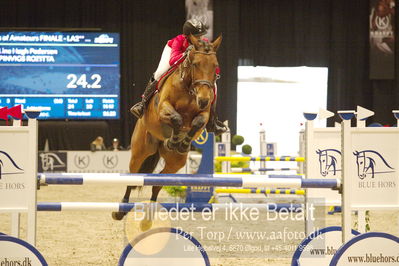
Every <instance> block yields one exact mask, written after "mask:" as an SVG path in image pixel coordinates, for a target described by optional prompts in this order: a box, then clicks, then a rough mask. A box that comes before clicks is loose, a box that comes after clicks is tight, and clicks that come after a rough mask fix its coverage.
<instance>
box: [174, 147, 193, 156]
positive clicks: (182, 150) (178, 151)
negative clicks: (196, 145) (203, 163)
mask: <svg viewBox="0 0 399 266" xmlns="http://www.w3.org/2000/svg"><path fill="white" fill-rule="evenodd" d="M189 147H190V146H189ZM189 147H188V148H187V149H184V148H181V147H179V148H178V149H177V150H176V151H177V153H179V154H181V155H184V154H186V153H187V152H189V151H190V149H189Z"/></svg>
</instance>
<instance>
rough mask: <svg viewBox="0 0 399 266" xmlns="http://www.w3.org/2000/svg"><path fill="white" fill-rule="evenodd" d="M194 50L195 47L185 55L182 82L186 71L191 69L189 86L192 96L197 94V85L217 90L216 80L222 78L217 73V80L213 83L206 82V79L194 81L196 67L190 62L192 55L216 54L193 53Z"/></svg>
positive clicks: (189, 48)
mask: <svg viewBox="0 0 399 266" xmlns="http://www.w3.org/2000/svg"><path fill="white" fill-rule="evenodd" d="M192 49H193V46H190V47H188V48H187V50H186V52H185V54H184V55H183V56H185V57H186V59H185V60H184V61H183V63H182V68H183V69H182V71H181V74H180V80H181V81H183V80H184V77H185V75H186V71H185V69H188V68H190V69H191V84H190V86H189V93H190V94H191V95H195V94H196V93H197V87H196V85H206V86H208V87H209V88H210V89H213V88H215V82H216V80H217V79H219V78H220V76H219V75H217V74H216V73H215V79H214V80H213V81H210V80H206V79H194V67H195V66H194V65H193V64H192V62H191V60H190V54H191V53H193V54H203V55H216V52H202V51H192Z"/></svg>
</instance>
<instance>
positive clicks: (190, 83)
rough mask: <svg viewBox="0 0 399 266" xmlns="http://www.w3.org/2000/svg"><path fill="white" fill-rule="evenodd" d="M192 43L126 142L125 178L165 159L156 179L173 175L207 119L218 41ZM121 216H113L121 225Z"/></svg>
mask: <svg viewBox="0 0 399 266" xmlns="http://www.w3.org/2000/svg"><path fill="white" fill-rule="evenodd" d="M189 40H190V43H191V44H192V45H191V46H190V47H189V49H187V51H186V53H185V59H184V61H183V62H182V63H180V65H179V66H178V67H177V68H176V69H175V71H174V72H173V73H172V74H171V75H170V76H168V77H167V78H166V80H165V81H164V83H163V84H162V85H161V88H159V91H158V93H156V94H155V95H154V96H153V97H152V99H151V100H150V102H149V104H148V106H147V108H146V109H145V111H144V115H143V117H142V118H140V119H139V120H138V121H137V123H136V126H135V128H134V131H133V134H132V137H131V157H130V165H129V168H130V173H152V172H153V171H154V169H155V167H156V165H157V163H158V161H159V159H160V156H161V157H162V158H163V159H164V160H165V167H164V168H163V170H162V171H161V174H171V173H176V172H177V171H178V170H179V169H181V168H182V167H183V166H184V165H185V164H186V160H187V155H188V151H189V150H190V145H191V141H192V140H193V139H196V138H197V137H198V136H199V134H200V133H201V132H202V130H203V129H204V128H205V126H206V124H207V123H208V120H209V114H210V108H211V104H212V102H213V100H214V97H215V94H214V89H215V82H216V79H217V74H216V69H217V68H218V60H217V57H216V52H217V50H218V48H219V46H220V44H221V41H222V36H219V37H218V38H217V39H216V40H215V41H214V42H205V41H202V40H198V39H197V38H195V37H194V36H191V35H190V36H189ZM135 188H136V187H135V186H128V187H127V189H126V193H125V195H124V197H123V199H122V202H129V197H130V193H131V191H132V189H135ZM161 188H162V187H161V186H153V187H152V195H151V199H150V200H151V201H154V202H155V201H156V200H157V197H158V193H159V191H160V190H161ZM125 215H126V212H114V213H113V214H112V217H113V218H114V219H115V220H121V219H122V218H123V217H124V216H125Z"/></svg>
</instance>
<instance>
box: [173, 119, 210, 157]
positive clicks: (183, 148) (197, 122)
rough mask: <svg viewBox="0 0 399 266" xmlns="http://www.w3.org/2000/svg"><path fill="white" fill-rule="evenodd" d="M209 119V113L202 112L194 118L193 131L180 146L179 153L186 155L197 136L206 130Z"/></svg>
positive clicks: (191, 130)
mask: <svg viewBox="0 0 399 266" xmlns="http://www.w3.org/2000/svg"><path fill="white" fill-rule="evenodd" d="M208 119H209V112H202V113H200V114H199V115H197V116H196V117H194V119H193V121H192V122H191V129H190V131H189V132H188V133H187V134H186V136H185V137H184V139H183V140H182V141H181V142H180V146H179V148H178V149H177V151H178V152H180V153H185V152H188V151H189V150H190V144H191V141H192V140H193V138H194V136H195V134H196V133H197V132H198V131H199V130H201V129H203V128H204V126H205V125H206V123H207V122H208Z"/></svg>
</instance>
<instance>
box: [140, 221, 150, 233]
mask: <svg viewBox="0 0 399 266" xmlns="http://www.w3.org/2000/svg"><path fill="white" fill-rule="evenodd" d="M151 227H152V221H151V220H147V219H145V220H142V221H141V222H140V230H141V231H142V232H145V231H148V230H150V229H151Z"/></svg>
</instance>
